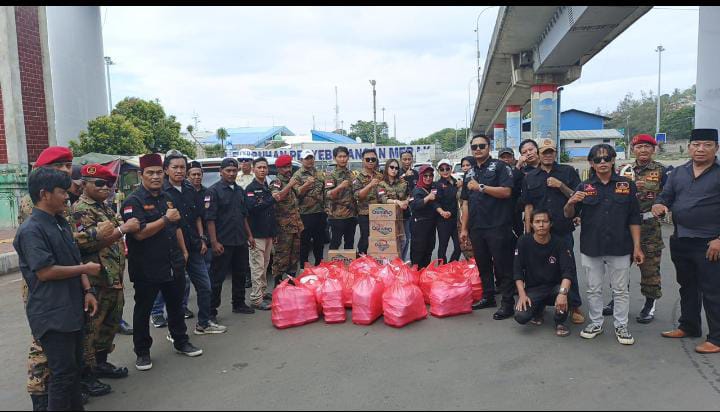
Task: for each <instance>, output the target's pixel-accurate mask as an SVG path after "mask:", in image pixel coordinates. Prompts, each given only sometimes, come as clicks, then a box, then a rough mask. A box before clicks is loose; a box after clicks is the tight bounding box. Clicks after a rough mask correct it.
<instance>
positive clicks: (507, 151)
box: [498, 147, 515, 157]
mask: <svg viewBox="0 0 720 412" xmlns="http://www.w3.org/2000/svg"><path fill="white" fill-rule="evenodd" d="M505 153H510V154H511V155H512V156H513V157H515V151H514V150H513V149H511V148H509V147H503V148H502V149H500V150H498V157H500V156H502V155H504V154H505Z"/></svg>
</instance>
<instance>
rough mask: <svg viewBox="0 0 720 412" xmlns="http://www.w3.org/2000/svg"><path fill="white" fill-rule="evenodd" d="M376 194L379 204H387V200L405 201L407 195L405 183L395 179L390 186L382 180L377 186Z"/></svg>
mask: <svg viewBox="0 0 720 412" xmlns="http://www.w3.org/2000/svg"><path fill="white" fill-rule="evenodd" d="M377 194H378V199H379V200H380V203H388V200H405V199H407V195H408V190H407V182H405V181H404V180H402V179H397V180H395V182H394V183H392V184H390V183H389V182H387V181H385V180H383V181H382V182H380V184H379V185H378V189H377Z"/></svg>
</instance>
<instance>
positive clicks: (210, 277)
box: [14, 129, 720, 410]
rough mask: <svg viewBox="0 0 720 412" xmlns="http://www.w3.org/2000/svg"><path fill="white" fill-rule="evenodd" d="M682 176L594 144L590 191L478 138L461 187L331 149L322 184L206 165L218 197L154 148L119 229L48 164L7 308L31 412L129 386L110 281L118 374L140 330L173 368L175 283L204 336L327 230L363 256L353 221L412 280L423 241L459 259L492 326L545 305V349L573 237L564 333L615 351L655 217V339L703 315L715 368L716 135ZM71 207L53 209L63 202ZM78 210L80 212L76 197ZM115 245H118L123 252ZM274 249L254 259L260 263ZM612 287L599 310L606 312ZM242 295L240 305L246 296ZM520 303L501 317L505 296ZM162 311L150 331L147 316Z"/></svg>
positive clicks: (531, 151) (719, 173) (533, 318)
mask: <svg viewBox="0 0 720 412" xmlns="http://www.w3.org/2000/svg"><path fill="white" fill-rule="evenodd" d="M690 140H691V141H690V144H689V154H690V157H691V160H690V161H689V162H688V163H687V164H685V165H683V166H681V167H678V168H675V169H674V170H672V173H670V170H669V168H666V167H664V166H663V165H661V164H660V163H658V162H656V161H654V160H653V154H654V152H655V146H656V145H657V143H656V142H655V140H654V138H652V137H651V136H649V135H638V136H635V137H634V138H633V141H632V150H633V152H634V154H635V156H636V160H635V162H634V163H633V164H632V165H631V166H630V167H628V168H623V171H627V173H623V174H622V175H621V174H620V173H618V171H617V170H616V167H615V166H616V165H615V160H616V153H615V150H614V149H613V148H612V147H611V146H609V145H607V144H600V145H596V146H594V147H593V148H592V149H591V150H590V153H589V155H588V161H589V165H590V168H591V173H590V177H589V178H588V179H587V180H585V181H581V180H580V178H579V176H578V173H577V171H576V170H575V169H574V168H572V167H570V166H567V165H561V164H559V163H557V161H556V158H557V149H556V147H555V144H554V142H553V141H551V140H549V139H545V140H542V141H541V142H536V141H534V140H525V141H523V142H522V143H521V145H520V147H519V151H520V154H521V156H520V157H519V159H517V160H516V159H515V158H514V151H513V149H511V148H504V149H501V150H499V151H498V154H499V157H500V159H493V158H492V157H491V156H490V147H491V140H490V138H488V137H486V136H484V135H476V136H474V137H473V138H472V140H471V141H470V149H471V152H472V155H471V156H468V157H465V158H463V159H462V162H461V167H462V170H463V177H462V178H461V179H455V178H454V177H453V176H452V170H451V169H452V164H451V162H450V161H449V160H448V159H443V160H441V161H440V162H439V163H438V172H439V178H438V179H437V180H436V179H435V173H434V172H435V170H434V168H433V167H432V166H430V165H425V166H422V167H421V168H420V170H419V171H415V170H414V169H413V168H412V165H413V156H412V153H411V152H404V153H402V155H401V157H400V159H399V160H398V159H390V160H388V161H387V162H386V163H385V166H384V168H382V173H381V172H380V168H379V167H378V166H379V165H378V155H377V152H376V151H375V150H374V149H367V150H364V151H363V152H362V170H360V171H359V172H352V171H350V170H349V169H348V161H349V150H348V149H347V148H346V147H343V146H339V147H336V148H335V149H334V150H333V157H334V159H335V164H336V166H335V170H333V171H332V172H330V173H323V172H321V171H319V170H317V169H316V168H315V159H314V156H313V153H312V151H309V150H306V151H303V152H302V153H301V155H300V157H301V161H302V167H301V168H300V169H299V170H297V171H295V172H293V165H292V158H291V157H290V156H289V155H283V156H280V157H278V158H277V159H275V167H276V168H277V176H276V178H275V179H274V180H271V179H268V178H267V177H268V172H269V166H270V164H269V162H268V160H267V159H265V158H263V157H258V158H253V157H252V155H251V153H249V151H243V152H241V154H240V156H239V157H238V158H225V159H223V160H222V162H221V164H220V180H219V181H218V182H216V183H215V184H213V185H212V186H210V187H204V186H203V185H202V177H203V169H202V165H201V164H200V163H198V162H196V161H189V159H187V157H186V156H184V155H183V154H182V153H180V152H178V151H175V150H171V151H169V152H167V153H166V154H165V156H164V158H163V157H161V156H160V154H156V153H155V154H148V155H144V156H142V157H141V158H140V171H139V174H140V177H141V182H140V185H139V187H138V188H137V189H136V190H135V191H133V192H132V193H131V194H130V195H129V196H128V197H127V198H126V199H125V201H124V202H123V203H122V205H121V207H120V213H119V214H118V213H116V212H115V211H114V209H113V208H112V206H111V205H109V204H108V199H109V198H110V197H111V196H112V187H113V185H114V183H115V181H116V179H117V176H116V175H115V174H114V173H113V172H112V171H111V170H110V169H108V168H107V167H105V166H103V165H100V164H90V165H85V166H83V167H82V168H81V171H80V175H81V179H80V181H75V182H74V181H73V180H72V179H71V176H70V174H71V170H72V169H71V167H72V152H71V151H70V150H69V149H67V148H63V147H51V148H48V149H46V150H45V151H44V152H43V153H42V154H41V155H40V156H39V157H38V159H37V161H36V163H35V165H34V169H33V171H32V172H31V173H30V176H29V178H28V189H29V195H28V199H25V200H24V202H25V203H26V204H27V203H32V204H33V206H34V207H33V208H32V212H31V213H30V214H29V216H26V217H25V219H24V222H23V224H22V225H21V226H20V228H19V229H18V231H17V234H16V237H15V240H14V246H15V249H16V251H17V253H18V257H19V260H20V269H21V271H22V275H23V278H24V280H25V282H23V283H24V293H23V297H24V299H25V305H26V313H27V317H28V321H29V324H30V328H31V332H32V336H33V342H32V344H31V346H30V354H29V360H30V362H29V371H28V372H29V381H28V390H29V392H30V395H31V398H32V400H33V405H34V409H36V410H43V409H48V410H56V409H58V410H63V409H82V405H83V401H84V399H83V398H84V395H83V394H90V395H95V396H97V395H100V394H103V393H107V392H109V385H107V384H105V383H103V382H100V381H99V380H98V378H99V377H102V378H122V377H125V376H127V374H128V371H127V368H124V367H116V366H115V365H113V364H112V363H110V362H109V361H108V355H109V354H110V353H111V352H112V351H113V349H114V344H113V339H114V336H115V334H116V333H117V332H118V330H119V328H120V324H121V321H122V311H123V306H124V301H123V288H124V282H123V273H124V269H125V264H126V258H127V269H128V273H129V278H130V281H131V282H133V285H134V291H135V294H134V300H135V305H134V310H133V324H134V326H135V328H134V333H133V345H134V351H135V354H136V363H135V367H136V368H137V369H138V370H141V371H145V370H149V369H150V368H152V366H153V364H152V359H151V357H150V349H151V346H152V338H151V337H150V331H149V328H150V323H151V315H152V323H153V324H154V325H155V326H164V323H165V324H167V326H168V329H169V333H168V335H167V340H168V341H170V342H171V343H172V345H173V348H174V350H175V351H176V352H177V353H180V354H183V355H186V356H191V357H192V356H199V355H201V354H202V353H203V351H202V349H200V348H198V347H196V346H194V345H193V344H192V343H190V341H189V337H188V334H187V327H186V324H185V319H188V318H190V317H193V316H194V314H193V313H192V312H191V311H189V310H188V296H189V284H190V283H192V284H193V285H194V287H195V289H196V297H197V307H198V313H197V324H196V325H195V328H194V330H193V333H194V334H196V335H205V334H210V335H212V334H221V333H224V332H226V331H227V327H226V326H223V325H221V324H220V323H219V321H218V315H219V308H220V305H221V292H222V285H223V281H224V279H225V278H226V277H227V276H228V275H231V279H232V293H231V308H232V312H234V313H241V314H252V313H254V312H255V310H269V309H270V307H271V299H272V294H271V293H270V292H269V291H268V285H267V272H268V270H269V269H270V270H271V273H272V275H273V278H274V281H275V283H276V284H277V283H278V282H279V281H280V280H281V279H283V278H284V277H286V276H288V275H294V274H295V273H296V272H297V270H298V266H302V265H304V264H305V263H306V262H307V261H308V260H309V255H310V252H311V251H312V252H313V255H314V258H315V259H314V261H315V262H314V263H315V264H318V263H320V261H321V260H322V259H323V249H324V244H325V237H326V235H325V227H326V226H329V227H330V229H331V239H330V249H338V248H340V246H341V244H342V245H344V248H345V249H354V240H355V234H356V227H357V226H359V227H360V239H359V242H358V244H357V249H356V250H357V253H358V256H359V255H362V254H366V253H367V249H368V238H369V232H370V224H369V216H368V213H369V205H370V204H372V203H387V204H396V205H398V207H399V208H400V209H401V210H402V213H403V221H404V232H405V236H404V241H403V242H402V243H403V244H402V257H403V259H404V260H406V259H407V258H408V253H409V256H410V262H411V263H412V264H416V265H418V266H419V267H424V266H427V265H428V264H430V262H431V260H432V254H433V251H434V249H435V239H436V236H437V237H438V239H439V249H438V252H437V257H438V259H442V260H443V261H446V259H447V255H446V253H447V246H448V243H449V242H450V240H451V239H452V241H453V244H454V249H453V252H452V254H451V255H450V258H449V261H453V260H457V259H459V258H460V256H461V254H463V255H465V258H466V259H470V258H474V259H475V260H476V263H477V267H478V269H479V271H480V276H481V279H482V282H483V296H482V298H481V299H480V300H479V301H477V302H475V303H474V304H473V309H484V308H490V307H497V306H498V304H497V302H496V299H495V295H496V294H500V296H501V302H500V307H499V308H498V310H497V311H496V312H495V313H494V315H493V318H494V319H497V320H501V319H507V318H510V317H513V316H514V318H515V319H516V320H517V322H519V323H521V324H525V323H532V324H536V325H537V324H541V323H543V321H544V319H543V314H544V309H545V306H554V307H555V312H554V313H555V315H554V321H555V334H556V335H557V336H567V335H568V334H569V333H570V332H569V329H568V327H567V326H566V325H565V323H566V321H567V319H568V317H571V319H572V321H573V322H574V323H584V322H585V319H584V316H583V314H582V311H581V310H580V309H579V308H580V307H581V305H582V299H581V294H580V291H579V288H578V281H577V279H578V275H577V270H576V259H575V255H574V253H573V248H574V240H573V231H574V230H575V227H576V226H577V225H580V227H581V233H580V252H581V265H582V268H583V269H584V272H585V275H586V278H587V284H588V290H587V295H586V297H587V301H588V307H589V309H588V317H589V319H590V321H589V323H588V324H587V325H586V326H585V327H584V328H583V330H582V332H581V333H580V335H581V336H582V337H583V338H587V339H590V338H594V337H595V336H597V335H598V334H600V333H602V332H603V316H604V315H608V316H609V315H612V316H613V319H614V327H615V334H616V337H617V340H618V341H619V342H620V343H622V344H633V342H634V339H633V337H632V335H631V333H630V332H629V330H628V317H629V268H630V265H631V264H632V263H633V262H635V263H637V264H638V265H639V266H640V269H641V292H642V294H643V295H644V296H645V298H646V302H645V305H644V306H643V308H642V309H641V310H640V313H639V315H638V317H637V318H636V319H637V321H638V322H639V323H648V322H650V321H652V319H653V314H654V309H655V300H657V299H659V298H660V297H661V287H660V273H659V267H660V256H661V250H662V248H663V241H662V237H661V231H660V223H659V221H658V220H657V218H658V217H660V216H662V215H664V214H666V213H668V212H669V211H672V217H673V223H674V225H675V233H674V234H673V236H672V237H671V241H670V250H671V257H672V260H673V263H674V264H675V266H676V269H677V279H678V282H679V283H680V295H681V309H682V315H681V317H680V326H679V327H678V329H675V330H672V331H668V332H664V333H663V336H665V337H669V338H682V337H686V336H692V337H696V336H700V334H701V331H702V329H701V321H700V311H701V307H702V305H704V306H705V311H706V316H707V320H708V326H709V329H710V333H709V335H708V337H707V341H706V342H704V343H702V344H700V345H698V346H697V348H696V350H697V351H698V352H701V353H717V352H720V296H719V295H718V294H719V293H720V278H718V276H717V274H718V273H720V238H718V236H720V214H718V210H720V163H718V161H717V158H716V153H717V150H718V137H717V130H715V129H696V130H693V132H692V135H691V139H690ZM70 191H71V192H73V193H75V196H74V197H76V199H73V200H74V203H72V205H70V202H68V197H69V195H68V192H70ZM80 192H81V193H82V194H80V195H79V197H78V196H77V193H80ZM123 240H124V242H123ZM272 251H274V253H273V256H272V261H273V263H272V265H270V261H271V252H272ZM607 278H609V282H610V287H611V289H612V296H613V300H612V301H611V302H610V303H609V304H608V305H603V301H602V296H603V295H602V292H603V287H604V285H605V283H606V282H607V280H606V279H607ZM247 279H250V287H251V291H250V294H249V300H250V305H248V304H247V303H246V300H245V298H246V296H245V289H246V281H247ZM516 295H517V301H516V298H515V296H516ZM165 312H167V319H165V317H164V313H165Z"/></svg>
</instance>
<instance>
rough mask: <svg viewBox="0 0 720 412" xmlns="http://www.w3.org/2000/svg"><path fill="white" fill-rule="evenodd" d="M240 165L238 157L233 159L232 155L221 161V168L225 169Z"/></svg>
mask: <svg viewBox="0 0 720 412" xmlns="http://www.w3.org/2000/svg"><path fill="white" fill-rule="evenodd" d="M230 166H233V167H238V162H237V160H236V159H233V158H232V157H226V158H224V159H223V161H222V162H221V163H220V169H224V168H226V167H230Z"/></svg>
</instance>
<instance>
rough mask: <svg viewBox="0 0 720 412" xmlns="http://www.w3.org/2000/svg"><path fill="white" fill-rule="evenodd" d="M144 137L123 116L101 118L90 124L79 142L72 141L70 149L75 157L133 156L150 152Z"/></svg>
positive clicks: (115, 115) (82, 133)
mask: <svg viewBox="0 0 720 412" xmlns="http://www.w3.org/2000/svg"><path fill="white" fill-rule="evenodd" d="M143 136H144V135H143V132H142V131H141V130H140V129H138V128H137V127H135V125H133V123H132V122H131V121H130V120H128V119H127V118H126V117H125V116H123V115H119V114H113V115H111V116H100V117H97V118H95V119H94V120H91V121H89V122H88V127H87V131H85V130H83V131H82V132H81V133H80V136H79V138H78V140H79V141H71V142H70V148H71V149H72V151H73V154H74V155H75V156H82V155H84V154H86V153H92V152H95V153H105V154H113V155H125V156H133V155H137V154H144V153H147V152H148V148H147V147H146V146H145V142H144V140H143Z"/></svg>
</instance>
